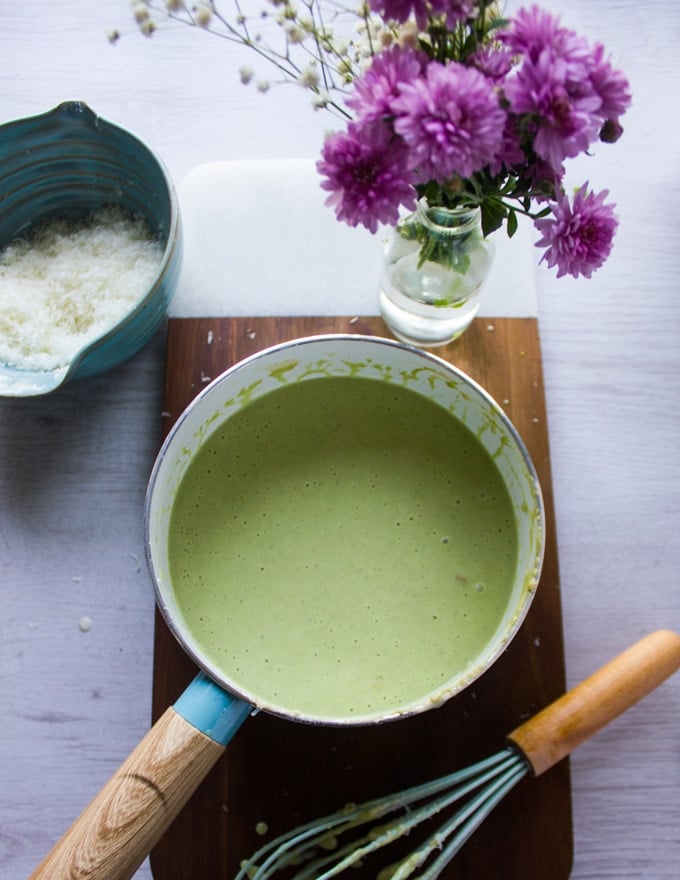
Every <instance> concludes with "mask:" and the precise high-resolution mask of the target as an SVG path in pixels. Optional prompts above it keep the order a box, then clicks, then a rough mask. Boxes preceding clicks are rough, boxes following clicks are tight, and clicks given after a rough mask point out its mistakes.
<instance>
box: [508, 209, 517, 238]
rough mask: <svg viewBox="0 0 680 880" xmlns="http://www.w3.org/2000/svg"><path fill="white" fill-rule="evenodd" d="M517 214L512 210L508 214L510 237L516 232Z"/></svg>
mask: <svg viewBox="0 0 680 880" xmlns="http://www.w3.org/2000/svg"><path fill="white" fill-rule="evenodd" d="M517 227H518V223H517V214H516V213H515V212H514V211H510V213H509V214H508V237H509V238H512V236H513V235H514V234H515V233H516V232H517Z"/></svg>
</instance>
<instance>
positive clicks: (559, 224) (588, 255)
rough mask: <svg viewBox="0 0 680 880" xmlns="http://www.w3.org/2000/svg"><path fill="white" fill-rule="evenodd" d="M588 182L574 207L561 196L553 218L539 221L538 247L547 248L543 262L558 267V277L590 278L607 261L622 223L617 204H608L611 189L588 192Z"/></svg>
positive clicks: (575, 197) (576, 196) (536, 222)
mask: <svg viewBox="0 0 680 880" xmlns="http://www.w3.org/2000/svg"><path fill="white" fill-rule="evenodd" d="M587 187H588V184H587V183H585V184H584V185H583V186H582V187H581V189H579V190H578V192H577V193H576V195H575V196H574V201H573V204H570V203H569V199H568V198H567V197H566V196H564V195H563V196H561V197H560V198H559V199H558V201H557V202H556V203H555V205H554V207H553V216H552V217H545V218H542V219H540V220H536V221H534V222H535V226H536V228H537V229H538V230H539V231H540V232H541V233H542V238H541V239H540V240H539V241H537V242H536V246H537V247H544V248H547V250H546V252H545V254H544V255H543V257H542V260H546V261H547V263H548V266H550V267H551V268H552V267H553V266H557V277H558V278H561V277H562V276H563V275H567V274H569V275H573V276H574V278H578V276H579V275H584V276H585V277H586V278H590V276H591V275H592V273H593V272H594V271H595V269H599V267H600V266H601V265H602V264H603V263H604V262H605V260H606V259H607V257H608V256H609V253H610V251H611V248H612V241H613V238H614V233H615V232H616V228H617V226H618V220H617V219H616V215H615V214H614V207H615V206H614V205H613V204H605V199H606V197H607V196H608V195H609V192H608V190H603V191H602V192H601V193H599V194H595V193H593V192H588V190H587Z"/></svg>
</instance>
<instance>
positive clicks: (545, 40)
mask: <svg viewBox="0 0 680 880" xmlns="http://www.w3.org/2000/svg"><path fill="white" fill-rule="evenodd" d="M564 33H565V31H564V28H563V27H562V26H561V25H560V20H559V18H557V17H556V16H554V15H552V14H551V13H550V12H546V10H545V9H541V7H540V6H532V7H531V8H530V9H520V10H519V11H518V12H517V14H516V15H515V16H514V17H513V19H512V21H511V23H510V25H509V26H508V27H507V28H505V29H504V30H502V31H500V32H499V34H498V38H499V39H500V40H501V42H502V43H504V44H505V45H506V46H507V47H508V49H509V50H510V51H511V52H512V53H513V54H514V55H522V56H524V57H525V58H526V59H528V60H529V61H536V60H538V56H539V55H540V54H541V52H542V51H543V50H544V49H546V48H555V49H557V48H558V47H559V44H560V41H561V40H562V39H563V36H564Z"/></svg>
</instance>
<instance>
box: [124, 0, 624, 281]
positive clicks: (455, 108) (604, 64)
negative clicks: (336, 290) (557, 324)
mask: <svg viewBox="0 0 680 880" xmlns="http://www.w3.org/2000/svg"><path fill="white" fill-rule="evenodd" d="M232 2H233V9H232V16H231V17H229V16H227V15H226V14H224V13H223V12H222V11H221V8H218V4H217V3H216V2H213V0H200V2H198V3H197V4H195V5H193V6H188V5H185V4H184V3H183V2H181V0H168V2H166V3H165V4H164V5H163V4H157V3H154V2H145V0H135V2H134V3H133V12H134V15H135V18H136V20H137V22H138V25H139V27H140V28H141V29H142V31H143V33H145V34H147V35H151V34H152V33H153V32H154V30H155V29H156V27H157V20H158V18H157V17H158V16H159V15H160V16H162V17H164V18H166V19H170V20H174V21H181V22H183V23H185V24H188V25H191V26H193V27H198V28H202V29H204V30H206V31H208V32H210V33H213V34H216V35H218V36H221V37H223V38H224V39H227V40H231V41H233V42H237V43H239V44H241V45H243V46H246V47H248V48H250V49H252V50H254V52H255V53H257V55H259V56H260V57H261V58H263V59H265V60H266V61H267V62H268V63H270V64H272V65H273V67H274V70H276V71H278V73H279V75H280V76H281V77H282V79H281V80H280V81H281V82H297V83H299V84H300V85H302V86H304V87H305V88H307V89H309V90H310V91H311V92H312V95H313V101H314V106H316V107H324V108H327V109H330V110H332V111H334V112H335V113H336V114H337V115H338V116H339V117H340V118H341V119H342V121H343V124H344V128H343V129H341V130H339V131H336V132H333V133H331V134H330V135H328V136H327V138H326V140H325V142H324V145H323V149H322V155H321V158H320V160H319V162H318V166H317V167H318V170H319V172H320V174H321V176H322V182H321V186H322V187H323V188H324V189H325V190H326V191H327V192H328V193H329V196H328V199H327V201H328V204H329V205H331V206H332V207H333V208H334V209H335V212H336V215H337V217H338V219H340V220H343V221H345V222H346V223H348V224H350V225H352V226H357V225H363V226H365V227H367V228H368V229H370V230H371V231H375V230H376V229H377V228H378V225H379V224H395V223H397V222H398V219H399V215H400V211H401V210H402V209H403V208H409V209H411V208H413V207H414V206H415V203H416V200H417V199H418V198H421V197H426V198H427V200H428V202H429V203H430V204H431V205H440V206H445V207H465V208H474V207H478V208H479V209H480V211H481V216H482V229H483V232H484V234H485V235H488V234H489V233H491V232H493V231H494V230H496V229H498V228H499V227H500V226H502V225H503V224H505V225H506V228H507V232H508V234H510V235H513V234H514V232H515V231H516V229H517V226H518V215H522V214H523V215H526V216H528V217H530V218H531V219H532V220H533V222H534V223H535V225H536V227H537V229H538V231H539V232H540V233H541V237H540V239H539V241H538V242H537V245H538V246H539V247H542V248H544V249H545V253H544V257H543V259H545V260H546V261H547V263H548V265H549V266H556V267H557V275H558V277H559V276H561V275H565V274H571V275H573V276H574V277H578V276H579V275H584V276H586V277H590V276H591V274H592V272H593V271H594V270H595V269H597V268H599V267H600V266H601V265H602V264H603V263H604V262H605V260H606V259H607V257H608V256H609V253H610V250H611V246H612V241H613V237H614V233H615V231H616V228H617V219H616V216H615V214H614V205H612V204H610V203H607V202H606V201H605V200H606V197H607V195H608V193H607V191H606V190H605V191H603V192H601V193H599V194H595V193H593V192H592V191H590V190H589V189H588V186H587V185H585V186H583V187H581V188H580V189H579V190H578V191H577V193H576V195H575V196H574V197H573V199H572V200H570V199H569V198H568V196H567V194H566V192H565V185H564V179H565V162H566V160H567V159H571V158H574V157H575V156H577V155H580V154H583V153H585V152H587V151H589V150H590V149H591V148H592V146H593V144H594V143H595V142H597V141H598V140H599V141H602V142H606V143H613V142H615V141H616V140H618V138H619V137H620V136H621V134H622V131H623V129H622V126H621V122H620V119H621V117H622V116H623V114H624V113H625V111H626V110H627V109H628V107H629V105H630V102H631V94H630V87H629V84H628V81H627V80H626V78H625V77H624V76H623V74H622V73H621V72H620V71H618V70H616V69H615V68H614V67H613V66H612V64H611V62H610V60H609V59H608V57H607V55H606V52H605V49H604V47H603V46H602V45H601V44H599V43H596V44H595V45H592V46H591V45H590V44H589V43H588V42H587V41H586V40H585V39H584V38H582V37H580V36H579V35H578V34H576V33H575V32H574V31H571V30H569V29H568V28H566V27H564V26H562V24H561V22H560V21H559V19H558V18H557V17H555V16H553V15H552V14H550V13H549V12H547V11H545V10H543V9H541V8H539V7H538V6H532V7H530V8H529V9H521V10H519V11H518V12H517V14H516V15H514V16H513V17H512V18H511V19H506V18H505V17H503V15H502V14H501V11H500V9H499V4H498V3H495V2H491V0H367V2H364V3H362V5H360V6H359V7H357V8H356V9H351V8H348V7H346V6H344V5H343V4H342V2H336V0H300V2H299V6H298V5H295V0H262V2H264V6H262V5H258V6H256V7H255V6H254V4H253V3H252V0H243V2H239V0H232ZM246 5H247V7H248V9H249V10H253V11H251V12H248V13H246V12H245V11H244V10H245V8H246ZM221 6H222V4H220V7H221ZM239 73H240V77H241V80H242V82H244V83H250V82H253V81H255V83H256V86H257V88H259V89H260V90H261V91H264V90H266V89H267V88H268V87H269V85H270V83H269V82H268V81H263V80H259V81H258V80H256V79H255V76H254V73H253V72H252V71H251V70H249V69H244V68H242V69H241V70H240V72H239Z"/></svg>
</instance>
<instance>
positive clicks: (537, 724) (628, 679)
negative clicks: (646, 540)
mask: <svg viewBox="0 0 680 880" xmlns="http://www.w3.org/2000/svg"><path fill="white" fill-rule="evenodd" d="M678 669H680V636H678V635H677V634H676V633H674V632H671V631H669V630H658V631H657V632H654V633H651V634H650V635H648V636H645V638H643V639H641V640H640V641H639V642H636V643H635V644H634V645H632V646H631V647H630V648H628V649H627V650H626V651H624V652H623V653H622V654H619V656H618V657H616V658H615V659H614V660H612V661H610V662H609V663H607V664H606V666H603V667H602V668H601V669H599V670H598V671H597V672H595V673H594V674H593V675H591V676H590V677H589V678H586V679H585V681H583V682H581V684H579V685H577V686H576V687H575V688H574V689H573V690H571V691H569V692H568V693H566V694H564V696H562V697H560V698H559V699H558V700H556V701H555V702H554V703H552V704H551V705H550V706H547V707H546V708H545V709H543V710H542V711H541V712H539V713H538V714H537V715H534V717H533V718H530V719H529V721H527V722H526V723H524V724H522V725H520V727H518V728H516V729H515V730H513V731H512V733H510V734H509V736H508V740H509V741H510V742H511V743H512V744H514V745H515V746H516V747H517V748H518V749H519V750H520V751H521V752H522V753H523V754H524V756H525V757H526V758H527V760H528V761H529V763H530V764H531V767H532V769H533V772H534V775H536V776H538V775H540V774H541V773H544V772H545V771H546V770H548V769H549V768H550V767H552V766H553V765H554V764H557V762H558V761H561V760H562V758H564V757H566V756H567V755H569V754H570V753H571V752H572V751H573V750H574V749H575V748H576V747H577V746H579V745H580V744H581V743H582V742H584V741H585V740H587V739H588V738H589V737H591V736H592V735H593V734H594V733H597V731H598V730H601V729H602V728H603V727H604V726H605V725H607V724H608V723H609V722H610V721H613V720H614V718H616V717H617V716H619V715H620V714H621V713H622V712H625V711H626V709H629V708H630V707H631V706H633V705H634V704H635V703H637V701H638V700H640V699H642V697H644V696H646V694H648V693H651V691H653V690H654V688H656V687H658V686H659V685H660V684H661V683H662V682H663V681H665V680H666V679H667V678H668V677H669V676H670V675H672V674H673V673H674V672H675V671H676V670H678Z"/></svg>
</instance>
